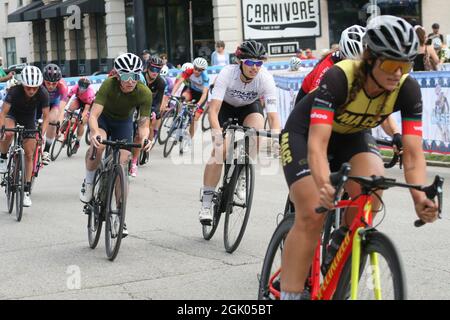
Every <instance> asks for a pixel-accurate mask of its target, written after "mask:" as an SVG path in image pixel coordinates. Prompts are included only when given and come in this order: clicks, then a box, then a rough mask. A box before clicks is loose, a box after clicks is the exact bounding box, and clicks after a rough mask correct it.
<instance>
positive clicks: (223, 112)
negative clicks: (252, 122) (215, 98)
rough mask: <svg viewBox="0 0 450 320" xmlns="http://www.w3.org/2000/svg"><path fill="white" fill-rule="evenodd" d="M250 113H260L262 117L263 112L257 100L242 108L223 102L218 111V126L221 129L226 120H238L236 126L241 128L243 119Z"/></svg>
mask: <svg viewBox="0 0 450 320" xmlns="http://www.w3.org/2000/svg"><path fill="white" fill-rule="evenodd" d="M252 113H260V114H261V115H262V116H263V117H264V112H263V109H262V106H261V102H260V101H259V100H256V101H255V102H253V103H252V104H249V105H246V106H242V107H233V106H232V105H229V104H228V103H226V102H225V101H223V102H222V106H221V107H220V111H219V124H220V126H221V127H222V126H223V124H224V123H225V122H227V121H228V119H238V124H239V125H241V126H242V125H243V124H244V120H245V118H247V116H248V115H249V114H252Z"/></svg>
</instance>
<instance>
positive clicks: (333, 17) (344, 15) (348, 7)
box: [328, 0, 422, 45]
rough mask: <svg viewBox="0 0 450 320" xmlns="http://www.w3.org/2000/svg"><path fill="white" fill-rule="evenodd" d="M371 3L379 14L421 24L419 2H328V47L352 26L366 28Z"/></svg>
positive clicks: (363, 0) (334, 0) (351, 0)
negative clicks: (376, 7)
mask: <svg viewBox="0 0 450 320" xmlns="http://www.w3.org/2000/svg"><path fill="white" fill-rule="evenodd" d="M372 3H376V5H377V6H378V8H379V13H380V14H383V15H385V14H389V15H393V16H398V17H402V18H404V19H406V20H407V21H408V22H409V23H411V24H412V25H416V24H421V14H422V13H421V7H422V1H421V0H409V1H404V0H390V1H378V2H377V1H376V0H375V1H370V0H328V19H329V35H330V45H331V44H333V43H339V39H340V37H341V33H342V31H344V29H345V28H348V27H349V26H351V25H354V24H359V25H361V26H366V21H367V18H369V17H370V14H369V13H368V11H369V12H370V11H371V10H370V7H369V6H371V5H372Z"/></svg>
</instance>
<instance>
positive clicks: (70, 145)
mask: <svg viewBox="0 0 450 320" xmlns="http://www.w3.org/2000/svg"><path fill="white" fill-rule="evenodd" d="M76 132H77V131H76V128H75V130H72V128H70V130H69V135H68V136H67V150H66V151H67V156H68V157H69V158H70V157H71V156H73V150H74V149H75V143H76V142H77V135H76Z"/></svg>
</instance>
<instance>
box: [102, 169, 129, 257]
mask: <svg viewBox="0 0 450 320" xmlns="http://www.w3.org/2000/svg"><path fill="white" fill-rule="evenodd" d="M125 209H126V189H125V173H124V169H123V167H122V166H121V165H116V166H115V167H114V169H113V170H112V173H111V180H110V182H109V185H108V196H107V199H106V212H105V244H106V255H107V257H108V259H109V260H111V261H113V260H114V259H115V258H116V256H117V254H118V253H119V248H120V243H121V241H122V232H123V225H124V223H125Z"/></svg>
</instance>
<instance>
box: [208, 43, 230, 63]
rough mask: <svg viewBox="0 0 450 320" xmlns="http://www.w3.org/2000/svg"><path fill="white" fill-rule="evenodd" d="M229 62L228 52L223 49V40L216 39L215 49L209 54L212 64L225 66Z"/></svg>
mask: <svg viewBox="0 0 450 320" xmlns="http://www.w3.org/2000/svg"><path fill="white" fill-rule="evenodd" d="M229 64H230V54H229V53H228V52H226V51H225V42H223V41H222V40H219V41H216V50H215V51H214V52H213V53H212V54H211V65H212V66H226V65H229Z"/></svg>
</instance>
